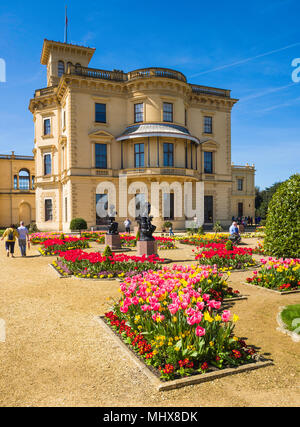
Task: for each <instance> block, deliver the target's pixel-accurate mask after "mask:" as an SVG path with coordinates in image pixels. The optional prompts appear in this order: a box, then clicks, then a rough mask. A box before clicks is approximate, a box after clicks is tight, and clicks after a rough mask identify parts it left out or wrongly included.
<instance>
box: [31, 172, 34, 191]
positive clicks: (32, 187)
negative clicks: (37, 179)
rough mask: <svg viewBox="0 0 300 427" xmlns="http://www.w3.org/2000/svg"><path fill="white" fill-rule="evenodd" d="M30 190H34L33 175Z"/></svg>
mask: <svg viewBox="0 0 300 427" xmlns="http://www.w3.org/2000/svg"><path fill="white" fill-rule="evenodd" d="M31 190H34V175H31Z"/></svg>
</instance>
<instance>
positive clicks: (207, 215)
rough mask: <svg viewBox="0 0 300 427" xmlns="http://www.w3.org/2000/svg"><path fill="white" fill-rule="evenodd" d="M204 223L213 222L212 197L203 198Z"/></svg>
mask: <svg viewBox="0 0 300 427" xmlns="http://www.w3.org/2000/svg"><path fill="white" fill-rule="evenodd" d="M204 222H206V223H207V222H209V223H212V222H213V196H204Z"/></svg>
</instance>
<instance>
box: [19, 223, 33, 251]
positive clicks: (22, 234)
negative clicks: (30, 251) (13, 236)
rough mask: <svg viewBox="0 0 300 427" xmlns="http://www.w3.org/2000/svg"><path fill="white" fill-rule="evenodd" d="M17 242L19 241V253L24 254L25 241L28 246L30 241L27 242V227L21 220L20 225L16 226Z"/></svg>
mask: <svg viewBox="0 0 300 427" xmlns="http://www.w3.org/2000/svg"><path fill="white" fill-rule="evenodd" d="M18 242H19V247H20V251H21V255H22V256H26V243H27V242H28V247H29V245H30V243H29V233H28V230H27V228H26V227H25V226H24V222H23V221H21V222H20V227H18Z"/></svg>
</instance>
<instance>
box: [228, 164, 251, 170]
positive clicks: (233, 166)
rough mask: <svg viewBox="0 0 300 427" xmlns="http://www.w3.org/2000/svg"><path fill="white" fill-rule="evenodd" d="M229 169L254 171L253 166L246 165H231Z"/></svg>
mask: <svg viewBox="0 0 300 427" xmlns="http://www.w3.org/2000/svg"><path fill="white" fill-rule="evenodd" d="M231 167H232V168H233V169H255V166H254V165H251V166H250V165H248V164H247V163H246V165H234V164H233V163H232V164H231Z"/></svg>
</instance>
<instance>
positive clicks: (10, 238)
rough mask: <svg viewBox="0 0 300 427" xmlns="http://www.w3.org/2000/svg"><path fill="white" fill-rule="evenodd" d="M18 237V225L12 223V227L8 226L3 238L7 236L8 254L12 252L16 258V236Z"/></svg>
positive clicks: (6, 247) (6, 246) (12, 255)
mask: <svg viewBox="0 0 300 427" xmlns="http://www.w3.org/2000/svg"><path fill="white" fill-rule="evenodd" d="M17 237H18V232H17V230H16V227H15V226H14V224H12V225H11V226H10V227H8V228H7V229H6V230H5V231H4V233H3V235H2V237H1V240H3V239H4V238H5V249H6V256H8V257H9V254H11V257H12V258H14V257H15V256H14V251H15V242H16V238H17Z"/></svg>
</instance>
